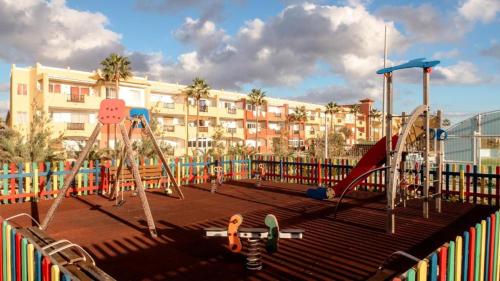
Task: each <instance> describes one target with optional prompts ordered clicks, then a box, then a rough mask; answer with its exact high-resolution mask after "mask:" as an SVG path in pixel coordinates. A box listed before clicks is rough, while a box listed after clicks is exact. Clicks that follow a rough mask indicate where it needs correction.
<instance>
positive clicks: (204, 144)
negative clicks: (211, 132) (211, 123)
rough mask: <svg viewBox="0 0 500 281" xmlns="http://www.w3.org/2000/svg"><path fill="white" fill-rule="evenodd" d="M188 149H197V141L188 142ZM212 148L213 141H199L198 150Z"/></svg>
mask: <svg viewBox="0 0 500 281" xmlns="http://www.w3.org/2000/svg"><path fill="white" fill-rule="evenodd" d="M188 147H192V148H194V147H196V141H195V140H190V141H188ZM209 147H212V140H211V139H198V148H209Z"/></svg>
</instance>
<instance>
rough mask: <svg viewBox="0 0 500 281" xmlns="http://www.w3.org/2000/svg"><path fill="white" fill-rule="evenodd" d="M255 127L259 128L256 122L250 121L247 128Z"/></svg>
mask: <svg viewBox="0 0 500 281" xmlns="http://www.w3.org/2000/svg"><path fill="white" fill-rule="evenodd" d="M255 128H257V126H256V123H250V122H248V123H247V129H255Z"/></svg>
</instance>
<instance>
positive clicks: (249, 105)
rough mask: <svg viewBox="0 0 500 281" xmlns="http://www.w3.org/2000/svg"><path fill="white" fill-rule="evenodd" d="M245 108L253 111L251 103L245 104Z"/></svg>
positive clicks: (253, 107)
mask: <svg viewBox="0 0 500 281" xmlns="http://www.w3.org/2000/svg"><path fill="white" fill-rule="evenodd" d="M247 110H250V111H255V106H254V105H253V104H250V103H248V104H247Z"/></svg>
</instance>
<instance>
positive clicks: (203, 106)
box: [198, 105, 208, 112]
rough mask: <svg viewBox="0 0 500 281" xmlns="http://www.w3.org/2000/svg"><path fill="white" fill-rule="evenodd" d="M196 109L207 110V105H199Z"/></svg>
mask: <svg viewBox="0 0 500 281" xmlns="http://www.w3.org/2000/svg"><path fill="white" fill-rule="evenodd" d="M198 109H199V110H200V112H208V105H200V106H199V107H198Z"/></svg>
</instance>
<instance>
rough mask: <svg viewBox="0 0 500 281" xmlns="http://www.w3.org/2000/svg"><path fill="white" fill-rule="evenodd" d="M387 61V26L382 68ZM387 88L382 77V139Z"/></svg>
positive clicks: (385, 28) (385, 81)
mask: <svg viewBox="0 0 500 281" xmlns="http://www.w3.org/2000/svg"><path fill="white" fill-rule="evenodd" d="M386 61H387V26H385V27H384V68H386ZM386 88H387V79H385V77H384V82H383V86H382V137H384V133H385V125H386V124H385V116H386V114H387V109H386V95H385V89H386Z"/></svg>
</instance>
